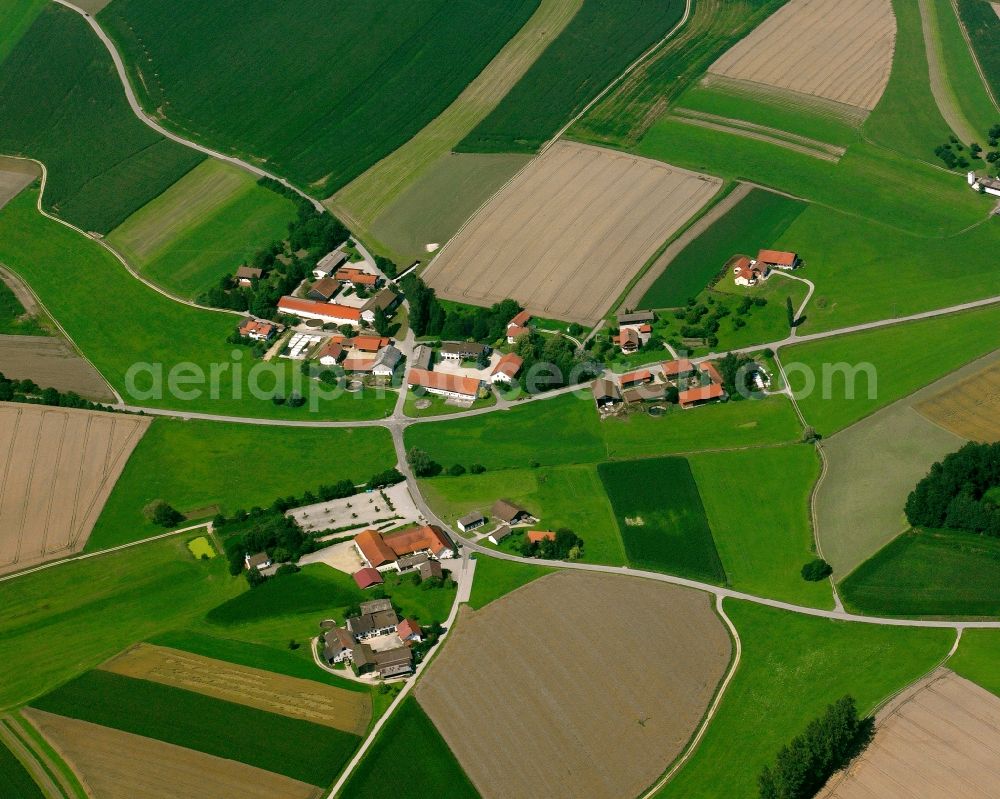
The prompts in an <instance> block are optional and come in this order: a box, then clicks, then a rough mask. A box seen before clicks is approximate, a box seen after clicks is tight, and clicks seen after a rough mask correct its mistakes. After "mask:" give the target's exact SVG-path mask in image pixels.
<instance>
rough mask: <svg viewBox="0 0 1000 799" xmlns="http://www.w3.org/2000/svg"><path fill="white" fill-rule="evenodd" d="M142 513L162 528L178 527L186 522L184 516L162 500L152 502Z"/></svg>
mask: <svg viewBox="0 0 1000 799" xmlns="http://www.w3.org/2000/svg"><path fill="white" fill-rule="evenodd" d="M142 512H143V515H145V517H146V518H147V519H149V520H150V521H151V522H152V523H153V524H157V525H159V526H160V527H176V526H177V525H178V524H180V523H181V522H182V521H184V514H182V513H180V512H179V511H177V510H174V508H172V507H171V506H170V505H168V504H167V503H166V502H164V501H163V500H162V499H157V500H154V501H153V502H150V503H149V504H148V505H147V506H146V507H145V508H143V511H142Z"/></svg>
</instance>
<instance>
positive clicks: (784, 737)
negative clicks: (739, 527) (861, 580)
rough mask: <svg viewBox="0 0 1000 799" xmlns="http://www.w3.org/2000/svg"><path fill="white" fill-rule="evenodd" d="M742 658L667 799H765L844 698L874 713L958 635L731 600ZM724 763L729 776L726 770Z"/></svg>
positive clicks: (929, 666)
mask: <svg viewBox="0 0 1000 799" xmlns="http://www.w3.org/2000/svg"><path fill="white" fill-rule="evenodd" d="M725 610H726V612H727V613H728V614H729V616H730V618H732V620H733V622H734V624H735V625H736V629H737V630H738V631H739V634H740V639H741V641H742V644H743V654H742V657H741V660H740V665H739V669H738V671H737V673H736V676H735V677H734V678H733V681H732V683H730V685H729V688H728V689H727V690H726V693H725V696H724V698H723V700H722V704H721V705H720V706H719V712H718V714H717V715H716V717H715V718H714V719H713V721H712V723H711V725H710V726H709V728H708V731H707V732H706V733H705V737H704V738H703V739H702V740H701V743H700V744H699V745H698V748H697V749H696V750H695V752H694V755H693V756H692V758H691V760H690V761H688V763H687V764H686V765H685V766H684V767H683V768H682V769H681V770H680V772H678V774H677V776H676V777H675V778H674V779H673V780H672V781H671V782H670V783H669V784H668V785H667V786H666V787H665V788H664V789H663V790H662V791H660V792H659V793H658V794H657V796H658V797H683V799H717V797H720V796H733V797H736V796H739V797H755V796H757V775H758V774H759V773H760V770H761V769H762V768H763V767H764V765H765V764H770V763H771V762H772V761H773V760H774V758H775V756H776V755H777V754H778V751H779V750H780V749H781V747H782V746H784V745H785V744H787V743H788V742H789V741H790V740H791V739H792V738H793V737H794V736H795V735H798V734H799V733H801V732H802V731H804V729H805V727H806V724H807V723H808V722H809V721H810V720H811V719H813V718H815V717H817V716H819V715H820V714H821V713H822V712H823V710H824V709H825V708H826V706H827V705H828V704H830V703H831V702H834V701H836V700H837V699H839V698H840V697H842V696H844V695H845V694H850V695H851V696H853V697H854V699H855V700H856V701H857V704H858V709H859V711H860V712H861V713H868V712H870V711H871V710H872V708H873V707H874V706H875V705H876V704H877V703H878V702H880V701H882V700H883V699H885V698H887V697H888V696H889V695H890V694H892V693H894V692H895V691H897V690H899V689H900V688H903V687H904V686H906V685H908V684H909V683H911V682H912V681H914V680H916V679H917V678H919V677H921V676H922V675H924V674H925V673H926V672H928V671H929V670H930V669H932V668H933V667H934V666H935V665H936V664H937V662H938V661H939V660H940V659H941V658H943V657H944V656H945V654H946V653H947V651H948V648H949V647H950V646H951V643H952V641H953V640H954V633H953V632H952V631H950V630H920V629H907V628H904V627H880V626H877V625H868V624H857V623H853V624H852V623H848V622H839V621H830V620H828V619H817V618H812V617H809V616H801V615H796V614H793V613H787V612H784V611H780V610H775V609H773V608H766V607H762V606H759V605H753V604H750V603H745V602H734V601H732V600H726V603H725ZM720 764H724V767H720Z"/></svg>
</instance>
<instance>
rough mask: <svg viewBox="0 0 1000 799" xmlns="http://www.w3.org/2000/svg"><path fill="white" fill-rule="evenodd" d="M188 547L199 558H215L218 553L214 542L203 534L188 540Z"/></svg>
mask: <svg viewBox="0 0 1000 799" xmlns="http://www.w3.org/2000/svg"><path fill="white" fill-rule="evenodd" d="M187 547H188V549H189V550H190V551H191V554H192V555H194V556H195V558H197V559H198V560H201V559H203V558H209V559H210V558H214V557H215V556H216V555H217V554H218V553H217V552H216V551H215V547H213V546H212V543H211V542H210V541H209V540H208V539H207V538H206V537H205V536H203V535H200V536H198V537H197V538H192V539H191V540H190V541H188V542H187Z"/></svg>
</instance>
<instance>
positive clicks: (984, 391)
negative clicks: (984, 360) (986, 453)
mask: <svg viewBox="0 0 1000 799" xmlns="http://www.w3.org/2000/svg"><path fill="white" fill-rule="evenodd" d="M916 410H917V412H918V413H919V414H920V415H921V416H923V417H925V418H926V419H928V420H930V421H932V422H934V424H936V425H938V426H939V427H943V428H944V429H945V430H948V431H950V432H952V433H954V434H955V435H957V436H961V437H962V438H967V439H969V441H984V442H988V443H992V442H994V441H1000V361H995V362H994V363H992V364H990V365H989V366H987V367H985V368H984V369H982V370H981V371H979V372H978V373H977V374H974V375H972V376H971V377H967V378H966V379H965V380H963V381H962V382H961V383H959V384H958V385H956V386H953V387H951V388H949V389H947V390H945V391H941V392H940V393H938V394H935V395H934V396H933V397H930V398H929V399H926V400H924V401H923V402H921V403H919V404H918V405H917V406H916Z"/></svg>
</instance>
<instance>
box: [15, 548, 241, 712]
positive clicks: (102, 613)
mask: <svg viewBox="0 0 1000 799" xmlns="http://www.w3.org/2000/svg"><path fill="white" fill-rule="evenodd" d="M245 590H246V582H245V581H243V580H236V579H234V578H232V577H230V576H229V573H228V570H227V568H226V563H225V561H224V559H223V558H215V559H213V560H209V561H202V560H194V559H192V557H191V554H190V552H188V550H187V546H186V544H185V543H184V540H183V538H182V537H176V538H169V539H166V540H164V541H157V542H155V543H152V544H145V545H143V546H140V547H135V548H133V549H129V550H125V551H123V552H118V553H114V554H111V555H102V556H101V557H97V558H90V559H88V560H81V561H75V562H72V563H67V564H64V565H60V566H56V567H53V568H51V569H46V570H44V571H40V572H37V573H35V574H29V575H25V576H22V577H17V578H16V579H13V580H9V581H7V582H4V583H0V605H2V607H3V608H4V613H3V615H2V618H0V660H2V661H3V663H4V673H5V677H4V680H3V681H2V683H0V708H4V707H12V706H14V705H18V704H22V703H24V702H27V701H28V700H29V699H31V698H32V697H35V696H38V695H39V694H41V693H43V692H45V691H47V690H50V689H51V688H54V687H55V686H56V685H59V684H60V683H62V682H65V681H66V680H68V679H70V678H71V677H74V676H76V675H77V674H81V673H83V672H84V671H87V670H88V669H91V668H94V667H95V666H97V665H98V664H99V663H102V662H103V661H105V660H107V659H108V658H109V657H111V656H112V655H114V654H115V653H116V652H119V651H121V650H122V649H124V648H125V647H127V646H130V645H131V644H134V643H137V642H138V641H142V640H143V639H145V638H148V637H149V636H151V635H155V634H156V633H159V632H163V631H165V630H168V629H171V628H173V627H178V626H183V625H185V624H186V623H188V622H191V621H193V620H194V619H196V618H198V617H200V616H201V615H202V614H204V613H205V612H206V611H207V610H208V609H209V608H211V607H213V606H214V605H217V604H219V603H220V602H224V601H225V600H226V599H228V598H229V597H231V596H233V595H235V594H237V593H239V592H240V591H245Z"/></svg>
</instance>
